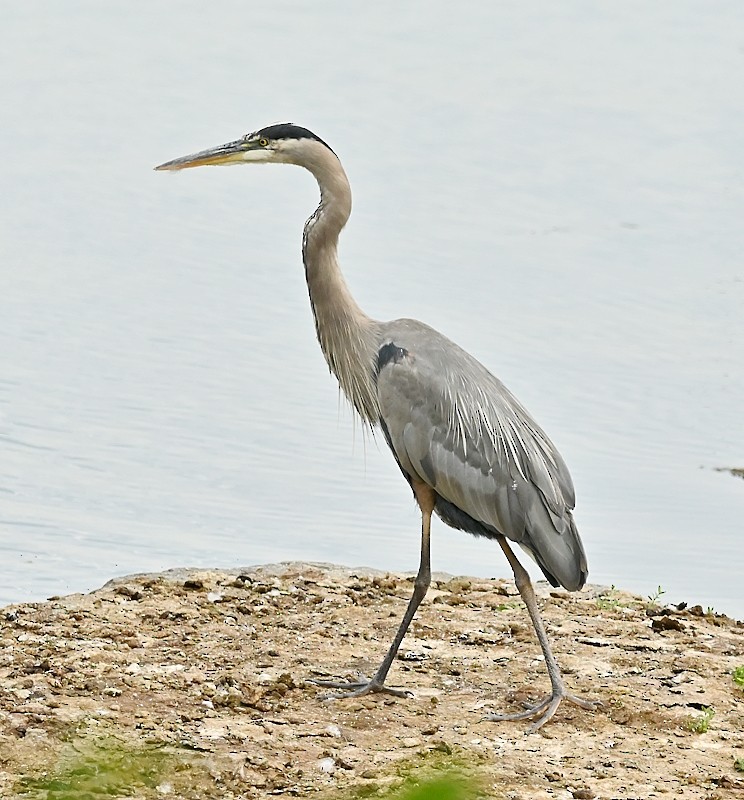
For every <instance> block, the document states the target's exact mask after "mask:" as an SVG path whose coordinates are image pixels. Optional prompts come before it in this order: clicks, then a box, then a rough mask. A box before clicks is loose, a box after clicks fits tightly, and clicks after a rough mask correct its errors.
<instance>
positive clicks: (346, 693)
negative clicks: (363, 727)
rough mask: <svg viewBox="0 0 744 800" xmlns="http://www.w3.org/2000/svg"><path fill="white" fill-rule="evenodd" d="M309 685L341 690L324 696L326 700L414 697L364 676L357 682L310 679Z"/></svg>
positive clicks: (402, 690) (411, 693)
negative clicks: (380, 696)
mask: <svg viewBox="0 0 744 800" xmlns="http://www.w3.org/2000/svg"><path fill="white" fill-rule="evenodd" d="M308 683H313V684H315V685H316V686H322V687H324V688H326V689H338V690H339V691H337V692H329V693H328V694H326V695H323V699H324V700H345V699H347V698H349V697H364V695H366V694H391V695H393V696H394V697H413V692H409V691H408V690H407V689H393V688H392V687H390V686H385V684H384V683H381V682H380V681H378V680H377V679H376V678H372V679H371V680H370V679H368V678H366V677H365V676H364V675H360V676H359V680H356V681H331V680H318V679H317V678H310V679H309V680H308Z"/></svg>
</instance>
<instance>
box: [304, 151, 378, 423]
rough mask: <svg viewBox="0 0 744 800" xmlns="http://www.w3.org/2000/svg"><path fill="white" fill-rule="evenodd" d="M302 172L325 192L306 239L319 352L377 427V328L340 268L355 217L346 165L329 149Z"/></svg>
mask: <svg viewBox="0 0 744 800" xmlns="http://www.w3.org/2000/svg"><path fill="white" fill-rule="evenodd" d="M303 166H306V167H307V168H308V169H309V170H310V172H312V173H313V175H314V176H315V178H316V180H317V181H318V186H319V187H320V205H319V206H318V208H317V209H316V210H315V213H314V214H313V215H312V216H311V217H310V219H308V221H307V222H306V223H305V231H304V235H303V238H302V260H303V262H304V264H305V277H306V279H307V288H308V291H309V293H310V305H311V306H312V309H313V315H314V317H315V330H316V332H317V335H318V341H319V342H320V349H321V350H322V351H323V355H324V356H325V359H326V361H327V362H328V366H329V368H330V370H331V372H333V374H334V375H335V376H336V378H338V382H339V384H340V385H341V389H342V390H343V392H344V394H345V395H346V396H347V397H348V399H349V400H350V401H351V403H352V405H353V406H354V408H355V409H356V410H357V412H358V413H359V415H360V416H361V417H362V419H363V420H365V421H366V422H368V423H370V424H372V425H373V424H375V423H376V422H377V421H378V420H379V418H380V412H379V407H378V404H377V394H376V391H375V382H374V369H375V359H376V355H377V349H378V341H377V340H378V324H377V323H376V322H375V321H374V320H373V319H371V318H370V317H368V316H367V315H366V314H365V313H364V311H362V309H361V308H360V307H359V306H358V305H357V303H356V301H355V300H354V298H353V297H352V295H351V292H350V291H349V288H348V286H347V285H346V281H345V280H344V277H343V275H342V274H341V269H340V267H339V264H338V236H339V233H340V232H341V229H342V228H343V227H344V225H345V224H346V222H347V220H348V219H349V215H350V214H351V188H350V186H349V181H348V179H347V177H346V173H345V172H344V170H343V167H342V166H341V163H340V162H339V160H338V159H337V158H336V156H335V155H334V154H333V153H332V152H331V151H330V150H327V149H326V148H323V151H322V152H320V153H318V154H317V155H316V157H315V158H313V160H312V162H311V163H306V164H304V165H303Z"/></svg>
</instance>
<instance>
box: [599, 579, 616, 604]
mask: <svg viewBox="0 0 744 800" xmlns="http://www.w3.org/2000/svg"><path fill="white" fill-rule="evenodd" d="M619 604H620V598H619V597H618V596H617V588H616V587H615V584H614V583H613V584H612V586H610V588H609V589H608V590H607V591H606V592H604V594H601V595H600V596H599V597H598V598H597V608H605V609H607V608H617V606H618V605H619Z"/></svg>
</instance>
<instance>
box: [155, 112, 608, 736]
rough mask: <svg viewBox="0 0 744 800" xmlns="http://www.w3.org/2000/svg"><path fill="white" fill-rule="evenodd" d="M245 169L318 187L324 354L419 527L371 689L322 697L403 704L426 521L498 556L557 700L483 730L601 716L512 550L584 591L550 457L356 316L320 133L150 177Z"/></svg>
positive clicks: (315, 227) (319, 319) (290, 129)
mask: <svg viewBox="0 0 744 800" xmlns="http://www.w3.org/2000/svg"><path fill="white" fill-rule="evenodd" d="M246 163H250V164H257V163H258V164H268V163H281V164H296V165H298V166H300V167H304V168H305V169H307V170H309V171H310V172H311V173H312V174H313V175H314V176H315V179H316V180H317V182H318V186H319V187H320V205H319V206H318V208H317V209H316V210H315V212H314V213H313V215H312V216H311V217H310V219H308V221H307V223H306V224H305V230H304V235H303V238H302V258H303V261H304V264H305V276H306V279H307V286H308V290H309V293H310V304H311V305H312V310H313V314H314V316H315V329H316V332H317V335H318V340H319V342H320V347H321V350H322V351H323V355H324V356H325V358H326V361H327V362H328V366H329V368H330V370H331V372H332V373H333V374H334V375H335V376H336V378H337V379H338V382H339V383H340V385H341V388H342V390H343V392H344V394H345V395H346V396H347V398H348V399H349V400H350V402H351V404H352V405H353V406H354V408H355V409H356V411H357V413H358V414H359V416H360V417H361V418H362V420H363V421H364V422H365V423H367V424H368V425H370V426H372V427H376V426H379V427H380V428H381V429H382V432H383V434H384V436H385V440H386V441H387V443H388V445H389V446H390V449H391V450H392V451H393V455H394V456H395V459H396V461H397V462H398V466H399V467H400V469H401V471H402V472H403V475H404V476H405V478H406V480H407V481H408V483H409V484H410V485H411V488H412V489H413V494H414V496H415V498H416V501H417V503H418V505H419V508H420V509H421V516H422V526H421V561H420V565H419V570H418V574H417V575H416V579H415V582H414V589H413V594H412V596H411V599H410V601H409V603H408V607H407V609H406V612H405V615H404V616H403V620H402V622H401V624H400V627H399V628H398V632H397V633H396V635H395V638H394V640H393V643H392V645H391V646H390V649H389V650H388V652H387V654H386V655H385V658H384V659H383V661H382V664H381V665H380V667H379V669H378V670H377V672H376V673H375V675H374V677H373V678H372V679H371V680H366V679H365V680H359V681H356V682H336V681H316V683H319V684H321V685H323V686H328V687H332V688H334V689H340V690H342V694H340V695H338V694H337V695H335V696H336V697H354V696H359V695H363V694H367V693H369V692H389V693H391V694H395V695H406V694H407V692H404V691H401V690H398V689H392V688H390V687H388V686H386V685H385V679H386V678H387V674H388V671H389V669H390V666H391V664H392V663H393V659H394V658H395V655H396V653H397V651H398V647H399V646H400V643H401V641H402V639H403V637H404V636H405V633H406V631H407V630H408V626H409V625H410V623H411V620H412V619H413V616H414V614H415V613H416V609H417V608H418V607H419V604H420V603H421V601H422V600H423V598H424V595H425V594H426V591H427V589H428V587H429V584H430V582H431V569H430V559H429V530H430V525H431V515H432V512H433V513H436V514H437V515H438V516H439V517H440V518H441V519H442V520H443V521H444V522H445V523H446V524H447V525H450V526H452V527H453V528H458V529H459V530H463V531H467V532H468V533H471V534H474V535H475V536H485V537H486V538H488V539H495V540H496V541H497V542H498V543H499V544H500V545H501V548H502V550H503V551H504V553H505V554H506V557H507V559H508V560H509V564H510V565H511V568H512V570H513V571H514V578H515V581H516V585H517V589H518V590H519V593H520V595H521V596H522V599H523V600H524V603H525V605H526V606H527V610H528V612H529V615H530V617H531V619H532V624H533V625H534V627H535V632H536V633H537V638H538V640H539V642H540V647H541V648H542V651H543V654H544V656H545V663H546V666H547V669H548V674H549V676H550V683H551V686H552V691H551V693H550V694H549V695H547V696H546V697H545V698H544V699H543V700H542V701H541V702H539V703H537V704H536V705H535V706H533V707H531V708H528V709H527V710H525V711H520V712H517V713H514V714H503V715H496V714H491V715H488V717H487V719H492V720H513V719H529V718H537V719H536V721H535V722H534V723H533V725H532V726H531V728H530V730H536V729H537V728H539V727H540V726H542V725H543V724H545V722H547V721H548V720H549V719H550V718H551V717H552V716H553V714H554V713H555V711H556V709H557V708H558V706H559V704H560V703H561V701H562V700H569V701H571V702H572V703H576V704H577V705H579V706H581V707H582V708H588V709H592V708H594V707H595V705H596V703H595V702H593V701H588V700H583V699H581V698H579V697H576V696H575V695H573V694H569V692H568V691H567V690H566V687H565V685H564V682H563V678H562V676H561V672H560V668H559V667H558V664H557V662H556V660H555V657H554V656H553V653H552V650H551V648H550V643H549V641H548V637H547V635H546V633H545V627H544V626H543V623H542V620H541V618H540V612H539V611H538V606H537V601H536V599H535V593H534V591H533V588H532V584H531V582H530V579H529V576H528V574H527V572H526V571H525V569H524V568H523V567H522V565H521V564H520V563H519V561H518V560H517V558H516V556H515V555H514V553H513V551H512V549H511V547H510V546H509V544H508V543H507V539H510V540H511V541H513V542H516V543H517V544H519V545H521V547H523V548H524V549H525V550H526V551H527V552H528V553H529V554H530V555H531V556H532V557H533V558H534V559H535V561H537V563H538V565H539V566H540V569H541V570H542V571H543V573H544V574H545V577H546V578H547V579H548V580H549V581H550V583H551V584H552V585H553V586H558V585H561V586H564V587H565V588H566V589H568V590H570V591H575V590H577V589H580V588H581V587H582V586H583V585H584V583H585V582H586V577H587V565H586V556H585V554H584V548H583V546H582V544H581V540H580V539H579V534H578V531H577V530H576V526H575V524H574V520H573V517H572V514H571V510H572V509H573V507H574V489H573V484H572V482H571V477H570V475H569V473H568V469H567V468H566V465H565V464H564V462H563V459H562V458H561V456H560V455H559V454H558V451H557V450H556V448H555V447H554V445H553V444H552V442H551V441H550V439H548V437H547V436H546V435H545V433H544V432H543V430H542V429H541V428H540V427H539V426H538V425H537V423H536V422H534V420H533V419H532V417H531V416H530V415H529V414H528V413H527V411H526V410H525V409H524V407H523V406H522V405H521V404H520V403H519V402H518V401H517V399H516V398H515V397H514V396H513V395H512V394H511V393H510V392H509V390H508V389H507V388H506V387H505V386H504V385H503V384H502V383H501V382H500V381H499V380H498V379H497V378H495V377H494V376H493V375H492V374H491V373H490V372H489V371H488V370H487V369H486V368H485V367H484V366H482V365H481V364H480V363H479V362H478V361H476V359H475V358H473V357H472V356H471V355H469V354H468V353H466V352H465V351H464V350H462V349H460V348H459V347H458V346H457V345H456V344H454V343H453V342H451V341H450V340H449V339H447V338H446V337H444V336H442V334H441V333H438V332H437V331H435V330H434V329H433V328H430V327H429V326H428V325H424V324H423V323H421V322H417V321H416V320H412V319H396V320H393V321H392V322H378V321H377V320H374V319H371V318H370V317H368V316H367V315H366V314H365V313H364V312H363V311H362V309H361V308H360V307H359V306H358V305H357V303H356V301H355V300H354V298H353V297H352V296H351V293H350V292H349V289H348V288H347V286H346V283H345V281H344V278H343V276H342V274H341V270H340V268H339V264H338V258H337V244H338V236H339V233H340V232H341V229H342V228H343V227H344V225H345V224H346V222H347V220H348V219H349V214H350V213H351V188H350V186H349V181H348V179H347V177H346V173H345V172H344V169H343V167H342V166H341V162H340V161H339V159H338V157H337V156H336V154H335V153H334V152H333V150H332V149H331V148H330V147H329V146H328V145H327V144H326V143H325V142H324V141H323V140H322V139H320V138H319V137H318V136H316V135H315V134H314V133H312V132H311V131H309V130H307V129H306V128H301V127H299V126H297V125H293V124H291V123H285V124H280V125H271V126H269V127H267V128H263V129H261V130H259V131H256V132H255V133H249V134H247V135H246V136H243V137H242V138H241V139H237V140H236V141H234V142H229V143H228V144H223V145H220V146H219V147H214V148H211V149H209V150H203V151H201V152H199V153H194V154H192V155H188V156H184V157H182V158H177V159H174V160H173V161H168V162H167V163H165V164H161V165H160V166H159V167H156V169H158V170H180V169H185V168H186V167H198V166H201V165H204V164H246Z"/></svg>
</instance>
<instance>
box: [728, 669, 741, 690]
mask: <svg viewBox="0 0 744 800" xmlns="http://www.w3.org/2000/svg"><path fill="white" fill-rule="evenodd" d="M731 677H732V679H733V681H734V683H735V684H736V685H737V686H738V687H739V688H740V689H744V664H742V666H740V667H737V668H736V669H735V670H734V671H733V672H732V673H731Z"/></svg>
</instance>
